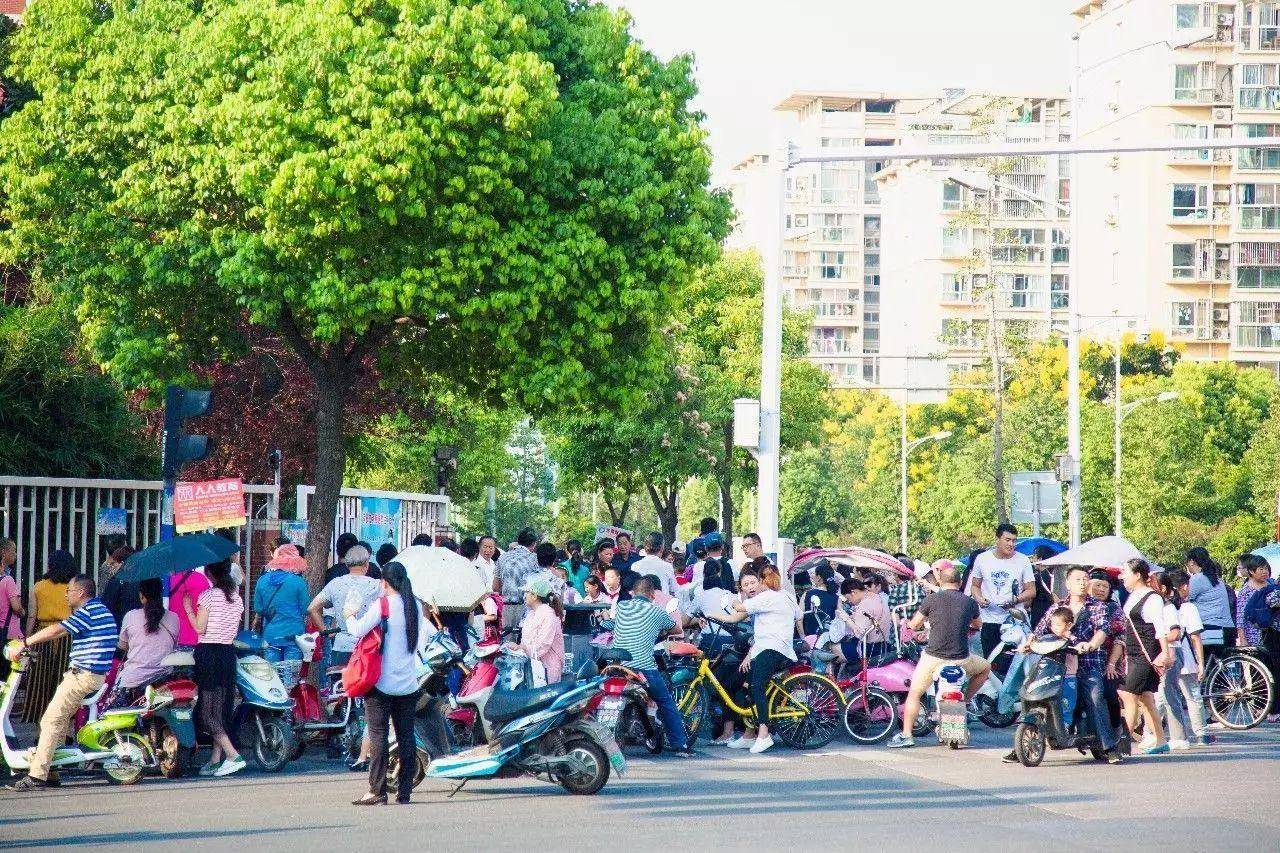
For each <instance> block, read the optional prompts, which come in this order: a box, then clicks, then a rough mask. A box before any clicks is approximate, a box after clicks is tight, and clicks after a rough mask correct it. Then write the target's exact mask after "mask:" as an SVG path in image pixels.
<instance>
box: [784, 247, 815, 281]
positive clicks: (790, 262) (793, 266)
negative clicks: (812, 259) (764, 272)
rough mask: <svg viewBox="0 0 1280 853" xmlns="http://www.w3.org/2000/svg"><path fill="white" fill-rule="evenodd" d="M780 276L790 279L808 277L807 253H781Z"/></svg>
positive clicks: (785, 251) (788, 251) (790, 251)
mask: <svg viewBox="0 0 1280 853" xmlns="http://www.w3.org/2000/svg"><path fill="white" fill-rule="evenodd" d="M782 274H783V275H784V276H788V277H791V278H808V277H809V253H808V252H795V251H792V250H790V249H786V250H784V251H783V252H782Z"/></svg>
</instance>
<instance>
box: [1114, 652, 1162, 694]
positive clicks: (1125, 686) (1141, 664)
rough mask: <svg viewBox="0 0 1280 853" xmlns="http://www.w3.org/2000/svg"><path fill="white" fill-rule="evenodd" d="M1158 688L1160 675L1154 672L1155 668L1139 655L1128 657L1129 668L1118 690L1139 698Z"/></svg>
mask: <svg viewBox="0 0 1280 853" xmlns="http://www.w3.org/2000/svg"><path fill="white" fill-rule="evenodd" d="M1159 686H1160V673H1158V672H1156V670H1155V667H1153V666H1152V665H1151V664H1149V663H1147V659H1146V658H1144V657H1142V656H1141V655H1129V667H1128V669H1127V670H1126V671H1125V674H1124V681H1122V682H1120V689H1121V690H1123V691H1124V692H1125V693H1132V694H1133V695H1135V696H1140V695H1142V694H1143V693H1154V692H1155V691H1156V688H1157V687H1159Z"/></svg>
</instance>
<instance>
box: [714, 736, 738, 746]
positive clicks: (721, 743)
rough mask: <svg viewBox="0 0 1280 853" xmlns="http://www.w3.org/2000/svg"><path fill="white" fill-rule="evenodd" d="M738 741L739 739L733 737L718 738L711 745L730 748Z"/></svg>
mask: <svg viewBox="0 0 1280 853" xmlns="http://www.w3.org/2000/svg"><path fill="white" fill-rule="evenodd" d="M736 739H737V738H733V737H724V738H720V737H718V738H716V739H715V740H713V741H711V745H712V746H728V745H729V744H731V743H733V742H734V741H735V740H736Z"/></svg>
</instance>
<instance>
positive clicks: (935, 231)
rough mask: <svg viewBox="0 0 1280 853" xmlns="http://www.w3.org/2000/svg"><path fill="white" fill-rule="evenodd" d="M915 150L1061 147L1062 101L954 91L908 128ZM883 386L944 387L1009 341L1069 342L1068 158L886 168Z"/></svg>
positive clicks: (904, 163)
mask: <svg viewBox="0 0 1280 853" xmlns="http://www.w3.org/2000/svg"><path fill="white" fill-rule="evenodd" d="M903 130H904V142H905V143H906V144H908V145H934V146H936V145H944V146H949V147H954V146H964V145H967V144H995V143H1006V142H1008V143H1026V142H1046V141H1047V142H1058V141H1060V140H1063V139H1067V138H1069V136H1070V134H1069V115H1068V110H1067V104H1066V101H1065V99H1063V98H1061V97H1046V96H1043V95H1012V94H1004V95H991V94H986V93H967V92H953V93H952V94H951V95H950V97H947V98H943V99H940V100H938V101H937V102H935V103H933V104H931V105H929V106H928V107H927V108H926V109H924V110H922V111H920V112H919V113H917V114H916V115H915V116H914V117H913V120H912V121H911V122H910V123H908V124H906V125H905V126H904V128H903ZM877 179H878V181H879V183H880V185H881V188H880V199H881V216H882V222H883V227H884V236H883V240H882V255H881V257H882V265H881V296H880V302H881V329H882V331H883V334H884V335H885V338H886V344H885V347H884V357H883V361H882V367H881V371H880V382H881V384H882V385H884V386H886V387H890V388H907V387H909V388H926V389H938V388H945V387H947V386H948V384H949V382H950V380H951V379H952V377H953V376H954V374H955V373H956V372H957V371H963V370H966V369H968V368H970V367H972V366H973V365H974V364H976V363H978V362H980V361H982V360H983V359H985V358H986V357H987V352H988V331H989V329H990V327H991V324H992V323H993V322H994V323H995V324H996V333H997V334H998V335H999V336H1000V339H1001V340H1002V341H1006V340H1009V339H1010V338H1013V337H1019V338H1023V339H1038V338H1043V337H1047V336H1049V335H1052V334H1059V335H1065V333H1066V324H1067V318H1066V313H1067V307H1068V305H1069V298H1070V297H1069V288H1070V277H1069V271H1068V264H1069V262H1070V252H1071V240H1070V231H1069V228H1068V218H1069V216H1070V210H1069V205H1070V198H1071V193H1070V182H1069V179H1068V162H1067V158H1066V157H1058V156H1026V157H1016V158H992V159H989V160H970V159H955V160H946V159H940V158H939V159H929V160H923V159H922V160H899V161H897V162H894V163H892V164H890V165H888V166H887V167H886V168H885V169H883V170H882V171H881V172H880V173H879V175H878V176H877Z"/></svg>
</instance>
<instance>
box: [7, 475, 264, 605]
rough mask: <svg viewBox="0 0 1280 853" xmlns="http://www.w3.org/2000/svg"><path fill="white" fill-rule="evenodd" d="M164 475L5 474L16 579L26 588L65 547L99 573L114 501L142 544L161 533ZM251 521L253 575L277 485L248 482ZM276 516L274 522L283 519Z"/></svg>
mask: <svg viewBox="0 0 1280 853" xmlns="http://www.w3.org/2000/svg"><path fill="white" fill-rule="evenodd" d="M163 487H164V484H163V483H161V482H160V481H159V480H77V479H62V478H54V477H0V536H6V537H8V538H10V539H12V540H13V541H14V542H16V543H18V562H17V564H16V566H15V569H16V579H17V581H18V585H19V587H20V588H21V589H22V590H23V591H24V593H25V592H26V591H27V590H30V589H31V586H32V585H33V584H34V583H35V582H36V580H38V579H39V578H40V576H41V575H43V574H44V570H45V566H46V563H47V561H48V557H49V554H50V553H51V552H52V551H56V550H59V549H62V550H66V551H70V552H71V553H72V555H74V556H75V558H76V561H77V562H78V564H79V566H80V569H81V571H83V572H84V573H85V574H88V575H89V576H90V577H93V578H95V579H96V578H97V573H98V567H99V566H101V565H102V563H103V561H104V560H105V559H106V557H107V554H106V539H107V537H105V536H100V535H98V533H97V531H96V529H95V528H96V526H97V521H98V511H99V510H101V509H106V508H109V507H114V508H119V509H123V510H124V511H125V513H126V518H127V521H126V532H125V533H124V537H125V539H126V540H128V544H129V545H130V546H132V547H133V548H137V549H141V548H145V547H147V546H148V545H151V544H154V543H155V542H157V541H159V539H160V496H161V491H162V489H163ZM244 490H245V502H246V506H245V508H246V510H247V515H248V516H249V521H248V523H247V524H246V525H245V526H243V527H238V528H235V530H236V535H237V537H238V540H239V542H240V544H241V545H244V546H245V550H244V552H243V554H242V556H241V562H242V566H243V568H244V570H245V572H246V574H247V576H252V574H251V572H252V569H253V565H252V563H253V559H254V557H253V549H252V548H250V547H249V544H250V542H252V540H253V532H254V525H255V523H256V522H259V521H262V520H264V519H265V517H266V515H267V514H268V510H269V507H270V505H271V501H272V499H273V498H276V497H277V495H276V489H275V486H253V485H245V487H244ZM277 524H278V523H277V522H274V521H273V522H272V525H273V526H275V525H277Z"/></svg>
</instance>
